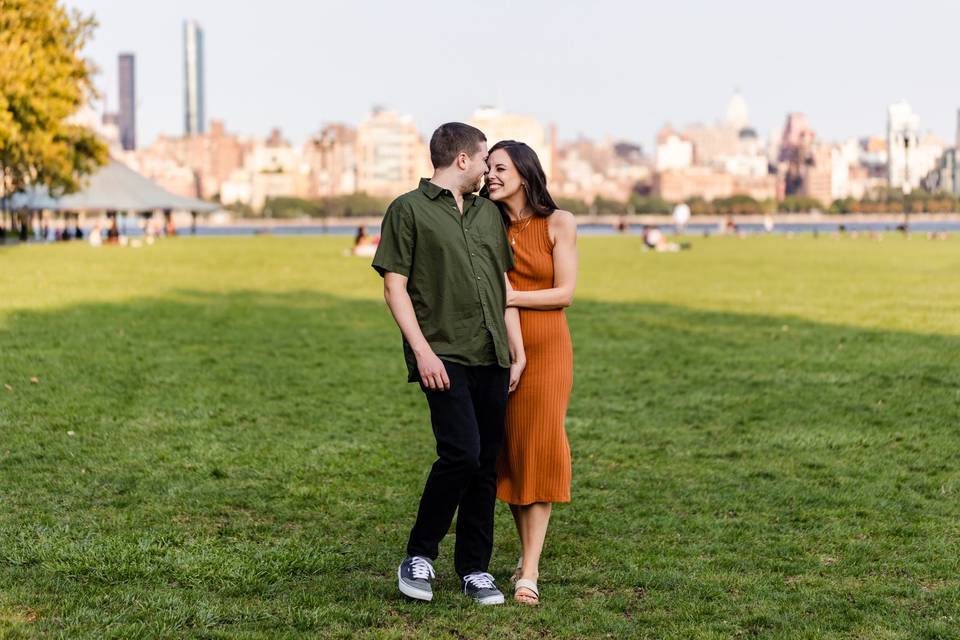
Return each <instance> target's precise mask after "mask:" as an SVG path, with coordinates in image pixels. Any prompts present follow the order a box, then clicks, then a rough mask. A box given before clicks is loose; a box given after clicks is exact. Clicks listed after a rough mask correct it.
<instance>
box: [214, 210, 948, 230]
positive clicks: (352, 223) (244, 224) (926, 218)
mask: <svg viewBox="0 0 960 640" xmlns="http://www.w3.org/2000/svg"><path fill="white" fill-rule="evenodd" d="M729 217H732V218H733V220H734V222H736V223H737V224H757V225H762V224H763V221H764V216H763V215H757V214H749V215H748V214H744V215H732V216H729ZM771 217H772V218H773V222H774V224H775V225H783V224H801V225H803V224H836V225H841V224H850V223H854V224H890V225H898V224H901V223H903V222H904V220H905V219H906V214H904V213H846V214H833V213H829V214H828V213H775V214H771ZM576 218H577V223H578V224H586V225H608V226H613V225H615V224H617V223H618V222H620V221H623V222H626V223H627V224H628V225H639V226H642V225H650V226H672V225H673V217H672V216H671V215H670V214H634V215H622V216H621V215H602V216H577V217H576ZM727 218H728V216H725V215H705V216H691V218H690V220H689V221H688V222H687V225H688V226H689V225H697V226H702V225H718V224H720V223H723V222H725V221H726V220H727ZM382 219H383V217H382V216H361V217H355V218H354V217H352V218H293V219H283V218H234V219H231V220H229V221H223V222H213V221H207V220H203V218H198V220H197V222H198V224H202V225H203V226H205V227H224V228H227V227H240V228H261V229H262V228H270V229H278V228H297V227H335V228H338V229H342V228H344V227H358V226H361V225H363V226H374V227H376V226H379V225H380V222H381V221H382ZM201 221H202V222H201ZM909 221H910V222H911V223H918V222H933V223H936V222H954V223H960V213H911V214H910V216H909Z"/></svg>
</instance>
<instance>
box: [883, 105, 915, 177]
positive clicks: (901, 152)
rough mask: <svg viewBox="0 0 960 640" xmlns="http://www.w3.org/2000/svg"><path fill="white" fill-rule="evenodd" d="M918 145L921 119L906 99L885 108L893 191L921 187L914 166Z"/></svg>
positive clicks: (889, 174)
mask: <svg viewBox="0 0 960 640" xmlns="http://www.w3.org/2000/svg"><path fill="white" fill-rule="evenodd" d="M919 146H920V118H919V117H918V116H917V114H915V113H914V112H913V109H912V108H911V107H910V103H908V102H907V101H906V100H900V101H899V102H894V103H893V104H891V105H890V107H889V108H888V109H887V180H888V181H889V183H890V186H891V187H893V188H895V189H900V188H902V189H903V190H904V192H909V191H910V190H911V189H913V188H914V187H918V186H920V179H921V178H923V175H921V171H920V168H919V167H918V166H917V164H918V163H917V160H918V152H919V149H918V147H919Z"/></svg>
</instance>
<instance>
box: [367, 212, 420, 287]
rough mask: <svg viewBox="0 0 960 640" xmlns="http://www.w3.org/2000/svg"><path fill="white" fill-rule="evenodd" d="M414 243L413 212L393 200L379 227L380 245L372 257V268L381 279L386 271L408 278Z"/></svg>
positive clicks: (411, 264)
mask: <svg viewBox="0 0 960 640" xmlns="http://www.w3.org/2000/svg"><path fill="white" fill-rule="evenodd" d="M415 243H416V233H415V229H414V225H413V212H412V211H410V209H409V208H408V207H405V206H404V205H403V204H402V203H401V202H400V201H399V200H394V201H393V202H392V203H391V204H390V206H389V207H387V213H386V214H384V216H383V222H382V223H381V225H380V243H379V244H378V245H377V252H376V254H374V256H373V268H374V269H376V270H377V273H379V274H380V276H381V277H382V276H383V275H384V274H385V273H386V272H388V271H390V272H392V273H399V274H400V275H402V276H407V277H409V276H410V269H411V267H412V266H413V248H414V245H415Z"/></svg>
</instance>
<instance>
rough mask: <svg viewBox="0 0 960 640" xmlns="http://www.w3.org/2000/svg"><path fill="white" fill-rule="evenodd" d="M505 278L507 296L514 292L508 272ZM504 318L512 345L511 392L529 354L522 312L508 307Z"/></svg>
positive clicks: (508, 340) (515, 386) (508, 339)
mask: <svg viewBox="0 0 960 640" xmlns="http://www.w3.org/2000/svg"><path fill="white" fill-rule="evenodd" d="M503 279H504V280H505V281H506V283H507V297H508V298H509V296H510V294H511V293H512V292H513V287H511V286H510V279H509V278H507V274H503ZM503 320H504V322H505V323H506V325H507V342H508V344H509V346H510V386H509V390H508V392H509V393H512V392H513V390H514V389H516V388H517V384H518V383H519V382H520V376H521V375H523V370H524V369H525V368H526V366H527V354H526V353H525V352H524V350H523V334H522V333H521V331H520V312H519V311H517V310H516V309H514V308H512V307H507V309H506V311H505V312H504V314H503Z"/></svg>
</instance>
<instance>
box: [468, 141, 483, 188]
mask: <svg viewBox="0 0 960 640" xmlns="http://www.w3.org/2000/svg"><path fill="white" fill-rule="evenodd" d="M486 173H487V143H486V142H481V143H480V144H479V145H478V146H477V151H476V153H474V154H473V155H472V156H470V157H469V158H468V159H467V166H466V167H465V168H464V171H463V174H464V175H463V184H464V187H465V190H464V193H473V192H474V191H478V190H479V189H480V187H481V186H482V184H483V176H484V175H486Z"/></svg>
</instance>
